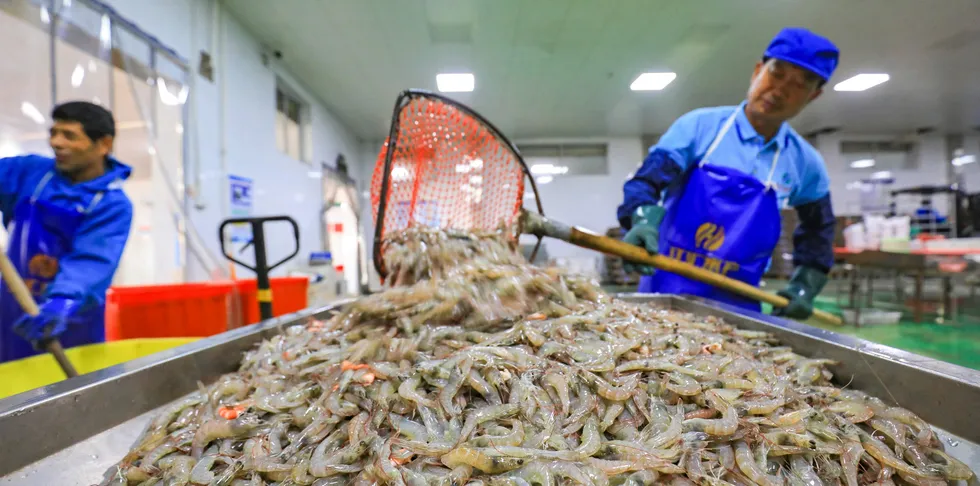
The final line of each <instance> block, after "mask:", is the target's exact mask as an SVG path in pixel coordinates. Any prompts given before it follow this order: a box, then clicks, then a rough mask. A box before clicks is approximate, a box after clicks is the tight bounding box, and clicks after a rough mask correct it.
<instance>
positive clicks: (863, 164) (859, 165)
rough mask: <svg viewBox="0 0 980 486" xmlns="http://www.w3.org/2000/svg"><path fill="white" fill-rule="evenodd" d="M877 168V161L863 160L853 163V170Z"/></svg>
mask: <svg viewBox="0 0 980 486" xmlns="http://www.w3.org/2000/svg"><path fill="white" fill-rule="evenodd" d="M874 166H875V159H861V160H855V161H854V162H851V168H852V169H868V168H870V167H874Z"/></svg>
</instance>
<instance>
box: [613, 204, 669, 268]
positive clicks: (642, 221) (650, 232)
mask: <svg viewBox="0 0 980 486" xmlns="http://www.w3.org/2000/svg"><path fill="white" fill-rule="evenodd" d="M666 213H667V210H666V209H664V207H663V206H655V205H648V206H640V207H638V208H636V211H634V212H633V216H631V219H632V221H633V227H632V228H630V230H629V231H628V232H627V233H626V236H624V237H623V241H625V242H626V243H629V244H631V245H636V246H639V247H642V248H644V249H646V251H647V253H650V254H651V255H656V254H657V252H658V251H659V250H660V222H661V221H663V220H664V214H666ZM623 268H624V269H625V270H626V271H627V272H630V273H634V272H635V273H640V274H642V275H653V272H654V268H653V267H651V266H649V265H641V264H637V263H631V262H624V263H623Z"/></svg>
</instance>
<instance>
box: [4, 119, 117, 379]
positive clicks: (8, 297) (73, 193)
mask: <svg viewBox="0 0 980 486" xmlns="http://www.w3.org/2000/svg"><path fill="white" fill-rule="evenodd" d="M51 118H52V120H53V123H52V125H51V131H50V138H49V140H48V141H49V143H50V145H51V149H52V151H53V152H54V157H53V158H52V157H45V156H42V155H22V156H17V157H8V158H2V159H0V212H2V213H3V224H4V226H5V227H6V228H7V232H8V236H9V238H8V239H9V242H8V244H7V255H8V256H9V257H10V260H11V262H12V263H13V264H14V267H16V269H17V271H18V272H19V273H20V275H21V277H23V279H24V282H25V283H26V284H27V286H28V288H29V289H30V290H31V292H32V293H33V295H34V299H35V300H36V301H37V302H38V305H39V307H40V311H41V312H40V314H39V315H38V316H29V315H26V314H25V313H24V311H23V310H22V309H21V307H20V304H18V303H17V301H16V299H15V298H14V296H13V295H12V294H11V293H10V291H9V289H7V287H6V285H5V284H0V362H4V361H10V360H14V359H19V358H24V357H27V356H31V355H33V354H36V353H37V352H38V351H37V350H38V349H39V348H41V349H43V344H44V342H45V341H46V340H48V339H53V338H56V339H58V340H59V341H61V344H62V345H63V346H64V347H66V348H67V347H71V346H78V345H81V344H89V343H96V342H102V341H105V327H104V323H103V318H102V317H101V314H103V313H104V312H105V311H104V304H105V293H106V290H108V288H109V284H110V283H111V282H112V276H113V274H114V273H115V271H116V268H117V267H118V266H119V259H120V257H121V256H122V252H123V247H124V246H125V245H126V240H127V239H128V238H129V229H130V223H131V221H132V219H133V206H132V204H131V203H130V201H129V198H128V197H126V194H125V193H124V192H123V190H122V183H123V181H124V180H126V179H127V178H128V177H129V175H130V172H131V169H130V167H129V166H127V165H125V164H123V163H121V162H119V161H118V160H116V159H115V158H114V157H112V156H111V155H109V154H110V153H111V152H112V146H113V140H114V138H115V135H116V125H115V121H114V119H113V117H112V113H110V112H109V110H106V109H105V108H103V107H101V106H99V105H96V104H93V103H88V102H83V101H73V102H68V103H64V104H61V105H58V106H56V107H55V108H54V110H53V111H52V113H51Z"/></svg>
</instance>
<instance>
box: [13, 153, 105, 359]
mask: <svg viewBox="0 0 980 486" xmlns="http://www.w3.org/2000/svg"><path fill="white" fill-rule="evenodd" d="M52 177H54V173H53V172H48V173H47V174H46V175H45V176H44V178H43V179H41V182H39V183H38V185H37V187H36V188H35V189H34V194H33V195H32V196H31V198H30V199H29V200H21V201H19V202H18V203H17V205H16V206H15V207H14V217H13V218H12V220H11V222H10V226H9V227H8V228H7V229H8V234H9V236H10V238H9V242H8V245H7V256H9V257H10V261H11V262H13V264H14V267H15V268H16V269H17V272H18V273H20V275H21V277H22V278H23V279H24V282H25V283H26V284H27V286H28V288H29V289H30V290H31V293H32V294H33V295H34V299H35V300H37V301H38V304H41V303H42V302H41V301H42V300H43V296H44V291H45V290H46V289H47V286H48V284H50V283H51V282H52V281H53V280H54V278H55V276H56V275H57V274H58V269H59V267H58V265H59V260H60V259H61V258H62V257H64V256H65V255H67V254H68V253H69V252H70V251H71V249H72V241H73V240H74V238H75V232H76V231H77V230H78V227H79V226H81V224H82V221H83V220H84V218H85V215H86V214H88V212H89V211H91V210H92V208H94V207H95V205H96V204H98V203H99V201H100V200H101V199H102V193H101V192H100V193H98V194H96V195H95V197H93V198H92V202H91V204H89V207H88V208H85V207H81V206H79V207H77V208H75V209H73V210H72V209H66V208H63V207H59V206H56V205H54V204H52V203H51V202H48V201H40V200H38V196H40V194H41V191H42V190H44V187H45V186H46V185H47V184H48V182H49V181H50V180H51V178H52ZM104 312H105V311H104V306H103V305H101V304H100V305H96V306H91V307H90V308H88V309H85V310H84V311H83V312H80V313H79V314H78V315H77V316H76V317H74V318H72V319H70V320H69V323H68V330H67V331H65V333H64V334H62V335H61V336H59V337H58V340H59V341H61V345H62V346H64V347H65V348H70V347H72V346H79V345H82V344H90V343H99V342H103V341H105V325H104V324H103V318H102V314H103V313H104ZM22 315H24V310H23V309H21V307H20V304H18V303H17V300H16V299H15V298H14V296H13V294H11V293H10V292H9V291H8V290H7V287H6V285H4V284H0V363H2V362H5V361H11V360H15V359H20V358H26V357H28V356H32V355H35V354H38V351H36V350H35V349H34V347H33V346H32V345H31V343H30V342H28V341H26V340H24V339H23V338H21V337H20V336H18V335H17V334H15V333H14V332H13V325H14V323H15V322H17V319H19V318H20V317H21V316H22Z"/></svg>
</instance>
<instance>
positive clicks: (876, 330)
mask: <svg viewBox="0 0 980 486" xmlns="http://www.w3.org/2000/svg"><path fill="white" fill-rule="evenodd" d="M774 285H776V286H774V287H773V288H779V286H781V284H778V283H774ZM605 288H606V290H607V291H608V292H612V293H616V292H633V291H634V290H635V289H634V288H632V287H605ZM824 294H825V295H822V296H820V297H818V298H817V308H819V309H822V310H825V311H827V312H831V313H834V314H837V315H840V307H839V306H838V305H837V301H836V298H835V297H834V294H833V290H831V291H829V292H828V291H825V292H824ZM876 307H883V308H884V307H887V308H888V309H889V310H891V309H894V308H895V307H894V304H890V303H888V302H884V303H881V302H876ZM763 310H764V312H766V313H768V312H769V306H767V305H764V306H763ZM977 316H980V309H963V308H960V309H959V312H958V317H957V319H955V320H953V321H952V322H949V321H947V322H944V323H942V324H938V323H936V320H937V319H936V316H935V315H934V314H933V315H930V314H926V317H925V319H923V322H922V323H915V322H912V317H911V312H908V311H906V312H905V313H904V314H903V317H902V321H900V322H899V323H898V324H893V325H877V326H864V327H855V326H851V325H844V326H834V325H824V324H821V323H815V322H813V321H811V322H808V324H810V325H815V326H817V327H821V328H824V329H828V330H831V331H834V332H837V333H840V334H846V335H850V336H854V337H857V338H860V339H864V340H867V341H871V342H873V343H878V344H882V345H885V346H890V347H893V348H898V349H901V350H904V351H908V352H910V353H915V354H918V355H921V356H927V357H930V358H933V359H938V360H941V361H945V362H947V363H953V364H956V365H959V366H964V367H967V368H972V369H975V370H980V321H978V318H977ZM803 351H805V350H803Z"/></svg>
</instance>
